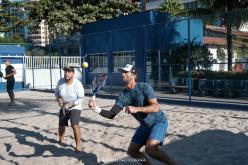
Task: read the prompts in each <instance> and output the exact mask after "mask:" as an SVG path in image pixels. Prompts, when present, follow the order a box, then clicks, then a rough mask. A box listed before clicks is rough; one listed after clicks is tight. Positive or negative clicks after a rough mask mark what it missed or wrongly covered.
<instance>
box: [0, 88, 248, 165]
mask: <svg viewBox="0 0 248 165" xmlns="http://www.w3.org/2000/svg"><path fill="white" fill-rule="evenodd" d="M16 98H17V105H16V106H13V107H8V106H7V103H8V97H7V94H6V93H0V164H1V165H8V164H21V165H22V164H23V165H36V164H39V165H40V164H46V165H47V164H48V165H50V164H51V165H55V164H59V165H69V164H70V165H71V164H85V165H96V164H108V165H112V164H113V165H114V164H139V163H137V162H136V163H135V161H134V160H133V159H131V158H130V157H128V155H127V154H126V149H127V148H128V145H129V143H130V139H131V138H132V135H133V133H134V131H135V129H136V128H137V126H138V125H139V124H138V122H137V121H135V119H134V118H133V117H132V116H130V115H127V114H125V113H123V112H121V113H120V114H118V116H116V118H115V119H114V120H109V119H106V118H103V117H101V116H99V115H98V114H96V113H94V112H93V111H91V110H89V109H88V108H87V106H86V103H87V101H88V99H89V98H88V97H85V105H84V108H83V110H82V113H81V122H80V128H81V136H82V144H81V146H82V148H83V151H84V152H82V153H76V152H75V151H74V148H73V147H74V146H75V143H74V139H73V132H72V129H71V128H70V127H68V128H67V129H66V131H67V132H66V144H67V145H66V146H60V145H58V144H57V140H58V134H57V128H58V115H57V114H58V106H57V103H56V101H55V99H54V96H53V94H52V93H43V92H33V91H24V92H17V93H16ZM97 102H98V104H99V105H100V106H105V107H106V108H110V106H111V105H113V103H114V100H110V99H97ZM161 109H162V110H163V111H164V112H165V114H166V115H167V117H168V121H169V128H168V134H167V137H166V139H165V140H164V145H163V146H162V149H163V150H165V151H167V152H168V153H169V154H170V155H171V156H172V157H173V158H174V159H175V160H177V162H178V163H179V164H181V165H246V164H248V111H247V112H245V111H237V110H223V109H222V110H221V109H207V108H196V107H185V106H171V105H166V104H161ZM142 150H144V149H143V148H142ZM153 163H154V164H155V165H157V164H158V165H159V164H160V163H159V162H157V161H154V162H153Z"/></svg>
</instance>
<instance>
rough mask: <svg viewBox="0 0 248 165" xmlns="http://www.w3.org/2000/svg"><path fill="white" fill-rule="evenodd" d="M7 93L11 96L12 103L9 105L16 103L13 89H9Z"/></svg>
mask: <svg viewBox="0 0 248 165" xmlns="http://www.w3.org/2000/svg"><path fill="white" fill-rule="evenodd" d="M7 93H8V95H9V98H10V103H9V104H8V105H15V94H14V92H13V90H7Z"/></svg>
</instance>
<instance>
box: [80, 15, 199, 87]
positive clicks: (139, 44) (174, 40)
mask: <svg viewBox="0 0 248 165" xmlns="http://www.w3.org/2000/svg"><path fill="white" fill-rule="evenodd" d="M188 23H189V22H188V21H187V20H181V21H176V22H169V21H168V14H167V13H159V12H155V11H146V12H141V13H134V14H131V15H128V16H120V17H117V18H113V19H110V20H103V21H99V22H94V23H89V24H86V25H84V26H83V27H82V31H81V41H80V42H81V44H80V46H81V56H82V59H85V60H86V61H88V62H89V68H88V69H87V70H86V82H87V83H90V80H91V78H92V77H94V76H96V75H98V74H102V73H106V74H109V75H108V77H110V79H111V80H110V81H109V82H111V83H112V84H109V85H117V86H118V85H120V84H121V79H120V73H119V72H118V68H120V67H122V66H123V65H124V64H127V63H129V64H133V65H135V67H136V69H137V72H138V75H139V81H143V82H151V81H156V79H158V78H159V77H160V76H157V75H156V76H155V75H154V74H156V73H158V72H160V71H161V73H159V75H163V77H162V78H163V79H164V80H166V79H168V73H167V72H168V69H167V68H163V69H162V70H160V71H159V70H158V65H161V66H162V65H163V66H165V64H166V63H167V60H166V58H167V57H168V56H169V52H170V50H171V49H173V47H174V46H175V45H177V44H178V43H183V42H187V41H188V32H189V31H190V40H192V41H193V40H194V41H195V42H199V43H201V42H202V41H203V26H202V22H201V21H200V20H191V21H190V26H191V28H190V29H188V28H187V27H188Z"/></svg>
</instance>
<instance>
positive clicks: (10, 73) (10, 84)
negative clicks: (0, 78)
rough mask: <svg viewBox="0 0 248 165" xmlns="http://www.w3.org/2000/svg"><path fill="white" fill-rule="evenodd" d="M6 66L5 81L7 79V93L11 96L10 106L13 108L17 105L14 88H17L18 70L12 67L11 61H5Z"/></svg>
mask: <svg viewBox="0 0 248 165" xmlns="http://www.w3.org/2000/svg"><path fill="white" fill-rule="evenodd" d="M4 64H5V66H6V68H5V76H4V79H6V81H7V82H6V89H7V93H8V95H9V98H10V103H9V104H8V106H13V105H15V94H14V91H13V90H14V86H15V77H14V75H15V74H16V70H15V68H14V67H13V66H12V65H10V60H8V59H5V60H4Z"/></svg>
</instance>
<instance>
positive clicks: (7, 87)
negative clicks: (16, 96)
mask: <svg viewBox="0 0 248 165" xmlns="http://www.w3.org/2000/svg"><path fill="white" fill-rule="evenodd" d="M14 86H15V81H7V85H6V89H7V91H9V90H13V89H14Z"/></svg>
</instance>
